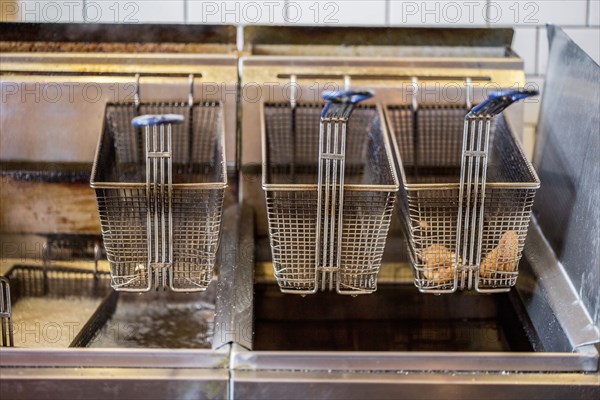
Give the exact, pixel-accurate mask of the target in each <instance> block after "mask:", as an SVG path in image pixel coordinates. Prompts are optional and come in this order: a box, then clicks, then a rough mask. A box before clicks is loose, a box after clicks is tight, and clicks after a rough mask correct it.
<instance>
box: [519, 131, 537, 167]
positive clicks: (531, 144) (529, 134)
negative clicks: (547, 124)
mask: <svg viewBox="0 0 600 400" xmlns="http://www.w3.org/2000/svg"><path fill="white" fill-rule="evenodd" d="M535 130H536V126H535V125H530V124H525V126H523V140H522V142H521V144H522V145H523V150H524V151H525V155H526V156H527V158H529V159H530V160H531V159H532V158H533V150H534V148H535Z"/></svg>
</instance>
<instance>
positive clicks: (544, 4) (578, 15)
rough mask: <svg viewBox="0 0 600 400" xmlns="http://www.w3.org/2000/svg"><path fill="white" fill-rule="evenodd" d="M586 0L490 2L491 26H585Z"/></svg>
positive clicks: (505, 0)
mask: <svg viewBox="0 0 600 400" xmlns="http://www.w3.org/2000/svg"><path fill="white" fill-rule="evenodd" d="M587 6H588V0H535V1H530V0H527V1H524V0H521V1H515V0H490V1H489V2H488V20H489V22H490V24H492V25H508V26H511V25H545V24H546V23H553V24H556V25H585V24H587Z"/></svg>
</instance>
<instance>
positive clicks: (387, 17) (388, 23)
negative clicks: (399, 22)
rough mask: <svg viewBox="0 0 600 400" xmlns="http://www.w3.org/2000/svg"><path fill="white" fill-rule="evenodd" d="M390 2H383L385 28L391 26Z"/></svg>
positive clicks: (389, 0) (387, 0)
mask: <svg viewBox="0 0 600 400" xmlns="http://www.w3.org/2000/svg"><path fill="white" fill-rule="evenodd" d="M391 1H392V0H385V26H387V27H389V26H391V25H392V15H391V10H392V3H391Z"/></svg>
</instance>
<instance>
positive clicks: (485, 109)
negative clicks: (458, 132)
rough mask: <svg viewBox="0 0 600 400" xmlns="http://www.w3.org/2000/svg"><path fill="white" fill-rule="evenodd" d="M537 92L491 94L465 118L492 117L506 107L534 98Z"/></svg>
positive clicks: (523, 91) (512, 91) (518, 91)
mask: <svg viewBox="0 0 600 400" xmlns="http://www.w3.org/2000/svg"><path fill="white" fill-rule="evenodd" d="M538 93H539V92H538V91H537V90H505V91H499V92H494V93H491V94H490V95H489V96H488V98H487V99H485V100H484V101H482V102H481V103H479V104H478V105H476V106H475V107H473V108H472V109H471V111H470V112H469V114H467V117H470V118H473V117H493V116H496V115H498V114H500V113H501V112H502V111H504V110H505V109H506V108H507V107H508V106H510V105H511V104H513V103H514V102H517V101H519V100H522V99H525V98H527V97H531V96H535V95H537V94H538Z"/></svg>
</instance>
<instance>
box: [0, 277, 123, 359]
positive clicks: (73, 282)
mask: <svg viewBox="0 0 600 400" xmlns="http://www.w3.org/2000/svg"><path fill="white" fill-rule="evenodd" d="M108 283H109V274H108V273H107V272H103V271H98V270H97V269H93V270H92V269H83V268H73V267H63V266H47V265H44V266H33V265H15V266H13V267H12V268H11V269H10V270H9V271H8V272H7V273H6V276H0V289H1V293H0V294H1V300H0V306H1V307H2V312H1V313H0V317H1V318H2V343H1V344H2V347H12V346H14V339H13V335H14V333H13V324H12V318H13V315H12V311H13V310H12V309H11V305H12V306H14V305H15V304H17V303H18V302H19V301H20V300H21V299H25V298H31V297H42V298H44V299H57V298H68V297H71V296H75V297H85V298H95V299H103V298H104V299H107V298H108V296H109V295H110V293H111V291H110V286H109V284H108ZM113 293H114V292H113ZM21 328H22V327H21ZM85 328H86V327H85V326H84V327H83V328H82V330H85ZM79 336H80V335H77V336H76V337H75V338H74V339H73V341H72V342H71V344H70V346H69V347H74V346H76V343H77V341H78V340H79V339H78V338H79Z"/></svg>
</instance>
